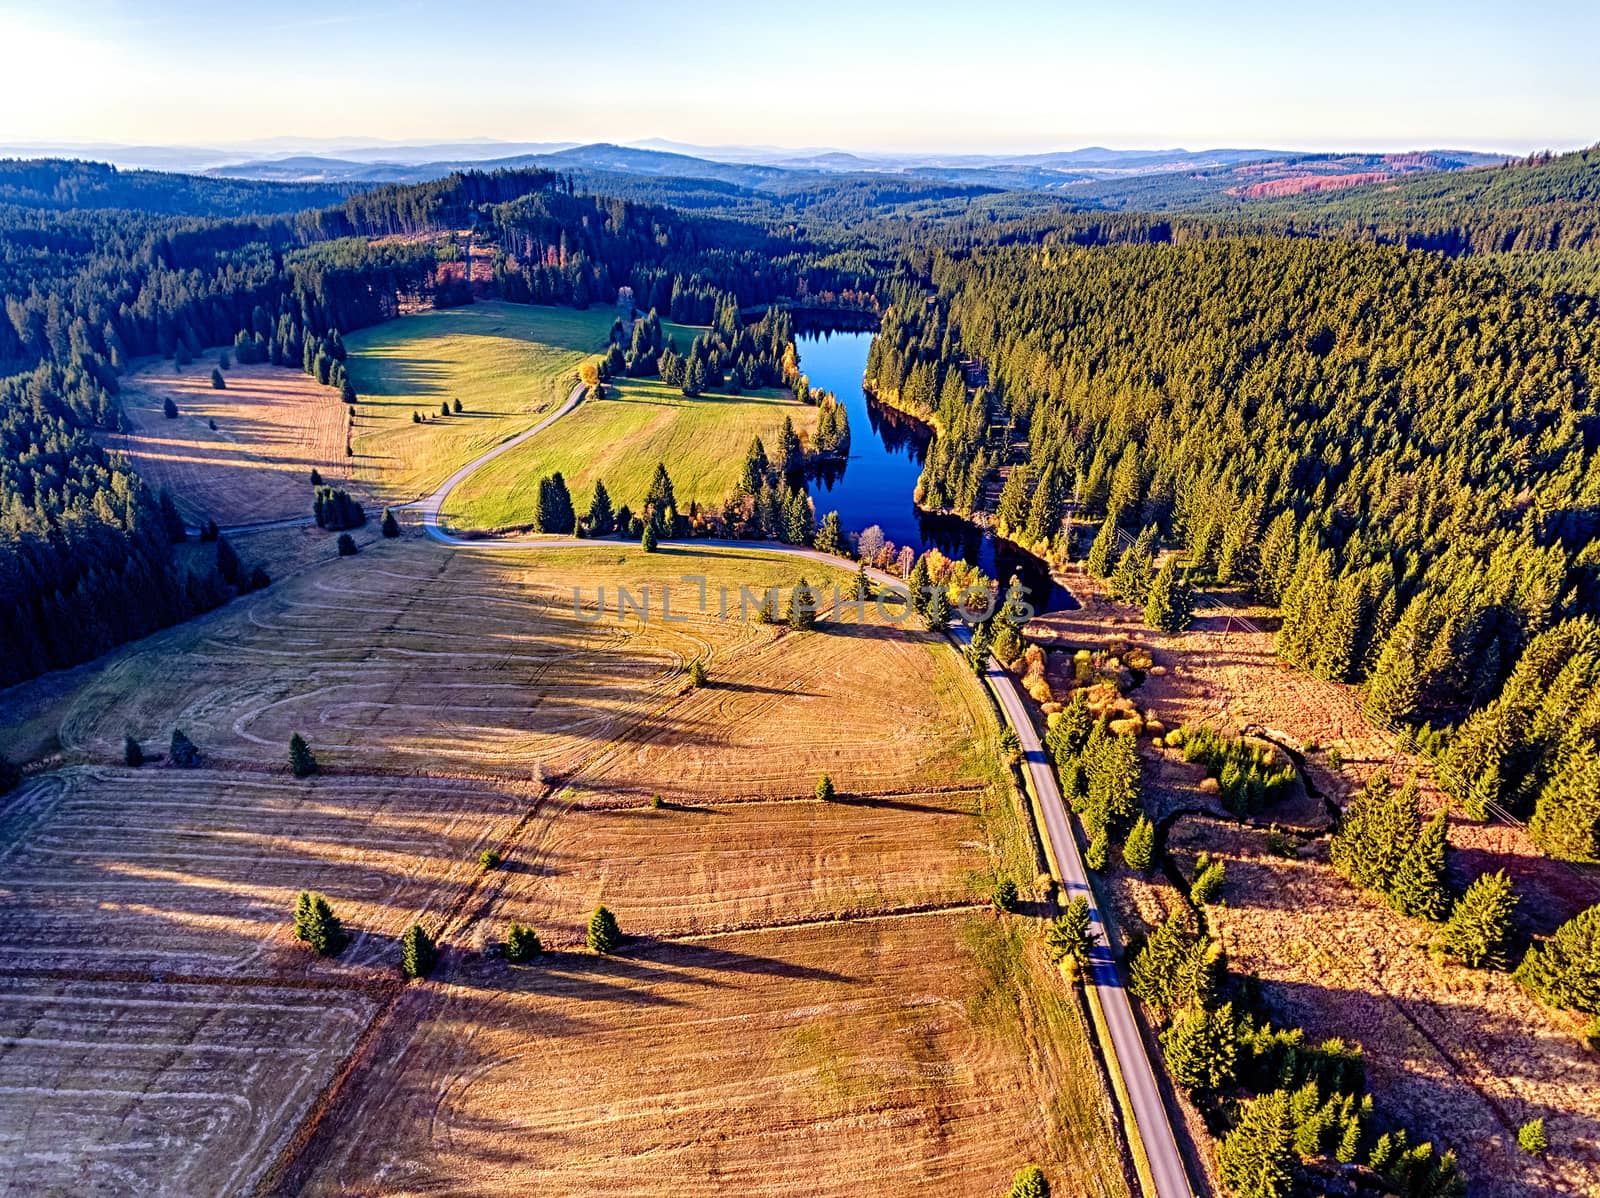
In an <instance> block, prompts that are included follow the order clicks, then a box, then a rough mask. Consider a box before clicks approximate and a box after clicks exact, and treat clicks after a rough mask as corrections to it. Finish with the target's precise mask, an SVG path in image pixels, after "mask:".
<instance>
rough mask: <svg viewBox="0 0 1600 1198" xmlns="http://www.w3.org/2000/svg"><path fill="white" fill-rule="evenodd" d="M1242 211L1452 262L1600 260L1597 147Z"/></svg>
mask: <svg viewBox="0 0 1600 1198" xmlns="http://www.w3.org/2000/svg"><path fill="white" fill-rule="evenodd" d="M1240 212H1241V213H1242V214H1244V215H1247V216H1248V217H1249V218H1250V219H1252V220H1254V221H1257V222H1262V223H1263V224H1265V225H1266V226H1268V227H1275V226H1276V225H1278V224H1279V223H1280V222H1281V223H1282V224H1283V225H1284V226H1285V227H1288V226H1289V225H1290V223H1293V224H1294V225H1296V226H1298V227H1300V228H1302V229H1311V228H1315V229H1318V230H1324V231H1337V232H1342V233H1344V234H1345V235H1347V236H1366V237H1371V238H1373V239H1376V240H1382V241H1386V242H1389V243H1393V244H1404V245H1408V246H1410V247H1411V248H1413V249H1429V250H1437V251H1439V252H1440V253H1445V254H1453V255H1455V254H1469V253H1471V254H1491V253H1526V252H1530V251H1538V250H1580V251H1584V252H1587V253H1591V254H1600V146H1597V147H1593V148H1590V149H1587V150H1580V151H1578V152H1576V153H1572V154H1562V155H1559V156H1551V155H1548V154H1541V155H1536V156H1534V157H1531V158H1526V159H1523V160H1520V161H1515V162H1508V163H1506V164H1505V165H1503V166H1497V167H1479V168H1476V169H1474V170H1466V171H1448V172H1440V173H1433V174H1425V175H1417V176H1414V177H1412V178H1409V179H1406V180H1404V181H1402V182H1398V183H1393V184H1383V185H1370V186H1365V187H1351V188H1346V189H1343V190H1338V191H1325V192H1308V193H1305V194H1303V195H1299V196H1295V197H1293V198H1292V199H1283V200H1269V201H1260V202H1255V203H1251V204H1249V205H1248V206H1246V207H1244V208H1242V209H1240Z"/></svg>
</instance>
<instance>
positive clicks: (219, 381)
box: [211, 366, 228, 391]
mask: <svg viewBox="0 0 1600 1198" xmlns="http://www.w3.org/2000/svg"><path fill="white" fill-rule="evenodd" d="M211 388H212V390H214V391H226V390H227V389H228V380H227V379H225V378H223V377H222V371H221V369H220V368H218V367H216V366H213V367H212V368H211Z"/></svg>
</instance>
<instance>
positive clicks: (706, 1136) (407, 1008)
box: [0, 537, 1126, 1198]
mask: <svg viewBox="0 0 1600 1198" xmlns="http://www.w3.org/2000/svg"><path fill="white" fill-rule="evenodd" d="M799 572H800V571H799V570H798V569H797V564H796V563H793V562H791V561H788V560H785V559H783V558H781V557H778V556H776V555H773V554H769V553H761V552H759V551H753V552H743V551H733V550H705V551H702V552H699V553H696V552H694V551H693V550H692V549H691V548H690V547H687V546H671V547H668V548H667V549H666V550H664V551H663V552H660V553H655V554H648V555H646V554H642V553H640V552H638V551H637V550H636V549H635V548H633V547H632V546H621V545H604V544H600V543H579V544H576V545H574V546H572V547H571V548H562V549H559V550H550V551H542V552H539V553H529V554H513V553H504V552H501V553H496V552H494V551H491V550H471V549H468V550H452V549H449V548H446V547H443V546H440V545H436V544H433V543H431V542H428V541H425V540H423V539H421V538H416V537H408V538H402V539H401V540H399V541H388V542H385V541H377V542H371V543H369V544H368V545H367V548H365V549H364V550H363V552H362V553H361V554H360V555H359V556H357V557H355V558H349V559H333V560H327V561H325V562H323V563H322V564H320V565H313V566H310V567H308V568H307V569H305V570H304V571H303V572H301V573H299V574H298V575H295V576H293V577H290V578H287V579H286V580H283V581H280V582H278V583H276V584H274V586H273V587H272V588H270V589H269V590H267V591H265V592H261V593H258V594H256V595H252V596H250V597H248V598H245V599H241V600H240V601H238V602H236V603H234V604H232V605H230V606H229V607H228V608H225V609H222V610H219V611H216V612H213V613H210V614H209V615H207V616H204V617H202V618H200V619H198V620H195V621H192V622H190V623H189V624H187V625H184V626H182V627H180V628H175V629H170V630H167V631H166V632H163V633H160V634H157V635H156V636H154V637H151V638H148V639H147V640H145V641H143V642H140V643H138V644H136V645H132V646H128V647H126V648H124V649H123V650H120V651H118V652H117V653H114V654H112V655H108V656H107V657H106V658H104V659H102V660H101V661H100V662H98V663H95V664H94V665H93V666H92V667H89V668H85V669H82V670H80V671H77V672H74V673H72V674H70V675H61V676H57V677H55V678H54V679H46V680H39V681H38V682H37V683H30V684H28V685H27V686H26V687H23V688H15V689H13V690H12V691H10V692H6V693H5V694H4V695H0V731H5V732H7V733H9V731H10V727H11V723H12V720H13V716H14V717H15V720H16V723H17V726H18V727H19V728H25V729H26V730H27V731H26V735H27V738H28V740H29V742H30V743H35V744H41V745H43V744H48V745H49V746H50V747H51V748H52V749H53V751H55V752H57V753H58V754H59V755H60V764H59V766H58V768H55V769H53V770H51V771H49V772H47V773H44V774H41V775H39V776H37V777H31V778H30V779H29V780H28V781H27V782H25V783H24V785H23V786H22V788H21V789H20V790H18V791H16V792H14V793H13V794H12V795H10V796H8V797H7V799H6V800H5V803H4V805H3V806H0V878H3V879H4V880H3V881H0V897H3V900H4V902H5V904H6V907H7V911H8V919H7V920H6V921H5V923H4V926H3V928H0V973H3V974H4V975H5V979H6V980H5V981H3V982H0V1038H3V1040H4V1042H5V1044H6V1052H5V1053H4V1054H3V1055H0V1150H3V1151H4V1153H5V1155H6V1158H7V1159H8V1160H9V1161H12V1162H15V1164H14V1166H13V1171H12V1173H11V1175H10V1176H9V1177H8V1180H9V1181H11V1183H12V1184H14V1185H18V1186H20V1187H21V1189H22V1190H24V1191H26V1192H28V1193H80V1192H98V1191H104V1192H133V1191H137V1192H141V1193H152V1194H171V1195H187V1194H191V1193H196V1192H206V1193H216V1194H229V1195H231V1194H244V1193H251V1192H262V1191H263V1189H266V1190H270V1191H271V1192H276V1193H285V1194H287V1193H299V1192H311V1193H335V1192H344V1193H367V1194H375V1193H383V1194H404V1193H417V1192H424V1191H426V1192H430V1193H432V1192H457V1193H463V1194H465V1193H472V1194H498V1193H507V1194H509V1193H526V1192H552V1193H568V1192H603V1193H615V1194H637V1195H645V1194H651V1195H666V1194H679V1193H686V1192H687V1193H706V1194H710V1193H714V1192H727V1190H728V1189H729V1188H730V1187H732V1188H734V1189H738V1190H740V1191H741V1192H749V1193H753V1194H780V1193H793V1192H796V1191H797V1190H800V1189H804V1190H808V1191H810V1190H813V1189H815V1187H816V1186H821V1187H822V1188H821V1189H816V1190H815V1192H819V1193H829V1194H831V1193H838V1194H844V1193H848V1192H854V1191H857V1190H859V1188H860V1187H861V1186H862V1185H863V1184H865V1182H866V1180H867V1179H869V1178H871V1179H874V1181H875V1183H876V1185H877V1188H878V1190H879V1191H880V1192H882V1193H884V1194H887V1195H891V1196H898V1195H906V1196H907V1198H910V1195H913V1194H918V1195H920V1194H923V1193H927V1192H929V1189H930V1187H931V1188H932V1189H934V1190H936V1191H937V1192H939V1193H950V1194H957V1195H968V1194H970V1195H974V1196H977V1195H988V1194H992V1193H996V1192H1000V1191H1001V1190H1003V1189H1004V1186H1005V1183H1006V1181H1007V1179H1008V1178H1009V1176H1010V1173H1011V1172H1012V1171H1013V1170H1014V1169H1016V1168H1017V1167H1018V1166H1019V1165H1020V1164H1021V1163H1023V1162H1025V1161H1027V1160H1038V1161H1039V1162H1040V1163H1042V1164H1044V1165H1045V1167H1046V1168H1047V1169H1048V1170H1049V1171H1050V1173H1051V1176H1052V1180H1054V1181H1056V1182H1057V1184H1058V1190H1059V1192H1062V1193H1073V1192H1076V1191H1077V1190H1080V1189H1081V1190H1082V1191H1083V1192H1086V1193H1095V1194H1100V1193H1108V1194H1113V1195H1120V1194H1124V1193H1125V1192H1126V1191H1125V1190H1124V1189H1123V1188H1122V1182H1121V1175H1120V1172H1119V1171H1118V1165H1117V1162H1116V1160H1115V1151H1114V1148H1113V1147H1111V1145H1112V1144H1114V1141H1113V1140H1112V1138H1111V1137H1110V1135H1109V1132H1108V1127H1109V1121H1110V1119H1111V1118H1112V1115H1111V1111H1110V1108H1109V1106H1108V1105H1107V1103H1106V1100H1105V1098H1104V1096H1103V1095H1101V1094H1100V1092H1099V1089H1098V1083H1097V1081H1096V1075H1095V1073H1094V1071H1093V1069H1092V1068H1090V1067H1089V1066H1088V1063H1087V1062H1088V1059H1089V1057H1088V1053H1089V1048H1088V1044H1087V1041H1086V1039H1085V1030H1084V1028H1083V1026H1082V1023H1081V1021H1080V1020H1079V1019H1078V1016H1077V1012H1076V1009H1075V1008H1074V1007H1073V1005H1072V1003H1071V1001H1070V996H1069V995H1068V994H1067V993H1066V992H1065V991H1064V990H1061V989H1060V988H1059V984H1058V982H1056V981H1055V979H1054V976H1053V974H1052V973H1051V971H1049V969H1048V968H1047V967H1045V966H1044V965H1043V963H1042V961H1041V960H1039V959H1038V958H1037V950H1036V948H1034V947H1033V943H1034V942H1033V940H1032V937H1031V936H1029V935H1026V934H1025V932H1026V931H1027V930H1029V929H1031V928H1032V926H1033V925H1032V923H1031V921H1029V920H1027V919H1025V918H1023V917H1000V916H997V915H995V914H994V913H993V912H992V910H990V909H989V907H988V904H987V902H986V898H987V895H988V894H989V893H990V889H991V887H992V884H993V877H994V874H995V872H996V871H997V870H999V869H1004V870H1006V871H1007V872H1009V873H1010V874H1011V875H1012V876H1014V877H1017V878H1018V880H1019V881H1022V882H1023V883H1026V882H1027V881H1028V880H1029V879H1030V878H1031V867H1030V865H1029V863H1028V862H1026V861H1025V860H1023V859H1022V858H1021V856H1020V855H1019V854H1018V852H1017V846H1018V845H1019V844H1022V843H1025V842H1024V840H1023V838H1022V835H1021V833H1020V826H1019V825H1018V823H1017V817H1016V809H1015V806H1014V802H1013V799H1012V797H1011V795H1010V792H1009V789H1008V788H1007V784H1006V783H1005V782H1004V781H1003V778H1004V775H1003V774H1002V773H1001V772H1000V770H999V768H998V766H997V763H996V738H997V729H996V726H995V723H994V717H993V715H992V711H991V709H990V707H989V704H988V701H987V699H986V698H985V696H984V695H983V693H982V691H981V690H980V688H979V686H978V684H977V681H976V679H974V678H973V677H972V675H971V673H970V672H969V671H967V670H966V669H965V667H964V665H963V664H962V663H961V661H960V658H959V657H958V656H957V655H956V654H955V653H954V652H953V651H952V650H951V649H950V648H949V647H948V646H947V645H943V644H940V643H938V642H937V641H935V640H934V639H933V638H931V637H929V636H927V635H926V634H924V633H921V632H917V631H914V630H912V629H909V628H903V627H897V626H893V625H890V624H886V623H877V622H868V623H864V624H856V623H837V624H825V625H823V626H822V627H821V628H819V629H818V630H817V631H814V632H809V633H803V634H800V633H792V632H789V631H787V630H785V629H782V628H775V627H770V626H764V625H761V624H758V623H755V622H754V621H753V620H750V621H746V620H743V619H741V618H740V617H739V615H738V613H737V591H738V588H739V587H740V586H741V585H744V586H748V587H750V588H752V589H760V588H764V587H766V586H768V585H774V584H776V585H787V584H790V583H792V582H793V580H794V579H795V577H796V575H797V574H798V573H799ZM806 572H807V573H809V574H810V575H811V576H812V578H813V579H814V580H816V579H818V576H819V574H821V573H826V572H827V571H826V568H825V567H821V568H819V567H812V566H809V565H808V566H807V567H806ZM838 573H839V577H840V578H843V577H844V573H843V571H840V572H838ZM686 574H688V575H704V576H705V577H706V579H707V598H708V602H707V605H706V609H705V610H701V608H700V605H699V602H698V598H699V584H698V583H697V582H685V581H683V577H682V576H683V575H686ZM620 586H626V587H627V588H629V590H630V592H631V593H632V594H633V596H634V597H635V600H636V601H641V600H644V597H645V596H646V595H648V596H649V599H648V602H649V603H650V604H651V618H650V619H649V620H648V621H646V620H641V619H640V618H639V617H638V616H637V614H634V613H633V612H631V611H630V614H628V615H627V616H626V617H625V618H623V617H618V616H617V614H616V598H615V596H616V593H617V588H618V587H620ZM723 586H728V587H729V588H731V590H732V592H733V594H734V600H733V603H734V606H733V608H732V610H730V612H729V614H728V615H727V616H723V615H722V614H721V613H720V612H719V611H718V607H719V606H720V604H719V592H720V589H721V587H723ZM575 587H581V591H580V606H579V610H578V611H575V610H574V608H573V598H572V593H573V589H574V588H575ZM599 587H604V588H605V589H606V591H605V593H606V600H605V609H606V611H605V614H603V615H602V614H600V611H599V605H598V603H597V588H599ZM664 588H666V589H669V590H670V595H671V620H670V621H669V620H668V619H666V618H665V617H666V616H667V612H665V611H663V610H662V608H661V597H662V594H663V589H664ZM680 618H681V619H682V620H683V622H679V620H680ZM695 658H699V659H701V660H704V661H706V662H708V663H709V667H710V674H711V685H709V686H708V687H706V688H704V689H698V690H696V689H691V688H689V687H688V686H687V685H686V682H685V671H686V668H687V663H688V662H689V661H691V660H693V659H695ZM50 725H53V726H54V728H55V729H56V731H55V733H54V735H53V736H47V735H46V734H45V733H44V732H43V731H41V729H43V728H45V727H46V726H50ZM174 726H179V727H183V728H185V729H186V730H187V731H188V732H189V734H190V735H191V737H192V738H193V739H194V740H195V742H196V743H197V744H198V745H199V746H200V749H201V751H202V753H203V754H204V755H205V764H204V767H203V768H201V769H199V770H194V771H184V770H174V769H168V768H163V766H162V765H160V764H151V765H147V766H145V767H144V768H142V769H138V770H132V769H128V768H126V767H124V766H122V765H121V764H119V763H120V760H121V753H122V737H123V734H124V733H125V732H129V731H131V732H133V733H134V734H136V735H137V736H139V737H140V739H141V740H142V741H143V742H144V744H145V746H146V748H147V749H148V750H152V751H159V750H160V749H162V748H164V747H165V743H166V739H167V737H168V735H169V734H170V732H171V729H172V728H173V727H174ZM294 730H299V731H302V732H303V733H304V734H305V735H306V736H307V738H308V739H309V740H310V742H311V744H312V747H313V749H314V750H315V751H316V753H317V754H318V756H319V759H320V760H321V762H322V764H323V767H324V770H323V773H322V774H321V775H320V776H317V777H314V778H311V779H307V780H296V779H294V778H292V777H291V776H290V775H289V773H288V771H287V769H286V767H285V743H286V741H287V739H288V736H289V734H290V732H291V731H294ZM8 739H9V738H8ZM11 743H15V742H11ZM822 770H827V771H828V772H829V773H830V774H832V776H833V777H834V779H835V780H836V782H837V784H838V787H839V790H840V792H841V798H840V800H839V801H837V802H835V803H832V804H826V805H824V804H819V803H817V802H815V801H814V800H813V799H812V798H811V797H810V796H811V793H812V789H813V786H814V784H815V781H816V777H817V774H818V773H819V772H820V771H822ZM656 794H659V795H661V796H662V797H663V799H664V803H663V804H662V805H661V806H660V807H653V806H652V805H651V796H653V795H656ZM490 846H493V847H496V848H497V849H498V850H499V851H500V852H501V853H503V855H504V859H505V860H504V864H503V866H502V867H501V868H500V869H497V870H494V871H491V872H488V873H483V872H481V871H480V870H479V869H478V867H477V856H478V853H479V852H480V851H481V850H482V849H483V848H485V847H490ZM301 888H312V889H317V890H320V891H322V892H323V893H325V894H327V895H328V897H329V899H330V901H331V902H332V904H333V906H334V908H335V909H336V910H337V911H338V913H339V914H340V915H341V917H342V918H343V919H344V920H345V923H346V926H347V928H348V930H349V932H350V933H351V935H352V942H351V945H350V947H349V948H347V949H346V950H345V952H344V954H342V955H341V956H340V957H339V958H337V959H336V960H332V961H323V960H317V959H315V958H312V957H311V956H309V954H308V953H307V952H306V951H305V950H304V949H303V948H302V947H300V946H299V945H297V944H296V943H295V942H294V940H293V938H292V935H291V931H290V916H291V912H292V908H293V900H294V895H295V893H296V892H297V891H298V890H300V889H301ZM597 902H606V903H608V904H610V905H612V906H613V908H614V909H615V910H616V912H617V914H618V916H619V918H620V919H621V921H622V923H623V927H624V930H625V931H626V932H627V933H628V934H629V935H630V937H631V939H630V940H629V942H628V943H627V944H626V945H625V947H624V949H623V951H622V953H620V954H619V955H618V956H616V957H612V958H599V957H596V956H595V955H593V954H591V953H589V952H587V951H586V950H584V949H583V948H581V947H580V946H579V945H580V939H581V930H582V927H583V924H584V921H585V920H586V918H587V914H588V912H589V911H590V910H591V909H592V907H593V905H594V904H595V903H597ZM417 919H420V920H421V921H422V922H424V924H426V925H427V926H429V927H430V928H432V929H433V930H435V931H436V932H437V933H438V934H439V935H440V938H441V940H442V942H443V944H444V946H445V957H444V960H443V961H442V962H441V965H440V969H439V971H438V973H437V974H436V976H435V978H434V979H432V980H430V981H428V982H426V983H420V984H413V985H411V986H409V987H404V988H402V987H401V986H400V983H399V978H398V975H397V973H396V971H395V961H396V960H397V957H398V947H397V939H398V937H399V935H400V934H401V932H402V931H403V929H404V928H405V927H406V926H408V925H409V924H410V923H411V922H412V921H413V920H417ZM513 919H515V920H525V921H528V922H531V923H533V924H534V926H535V927H536V928H537V929H538V930H539V932H540V933H541V935H542V936H543V937H544V938H545V940H546V942H547V944H548V945H549V946H550V947H551V949H552V951H551V952H550V953H549V954H547V956H546V957H545V958H543V959H541V961H540V962H538V963H537V964H534V965H530V966H511V965H508V964H506V963H505V962H503V961H498V960H493V959H489V958H486V957H484V956H482V955H480V954H479V952H478V950H479V949H481V948H482V947H483V946H484V945H485V944H487V943H490V942H492V941H495V940H497V939H498V938H499V937H500V936H501V935H503V933H504V929H505V926H506V924H507V922H508V921H510V920H513ZM64 1137H65V1138H64Z"/></svg>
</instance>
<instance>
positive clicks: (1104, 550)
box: [1083, 512, 1117, 578]
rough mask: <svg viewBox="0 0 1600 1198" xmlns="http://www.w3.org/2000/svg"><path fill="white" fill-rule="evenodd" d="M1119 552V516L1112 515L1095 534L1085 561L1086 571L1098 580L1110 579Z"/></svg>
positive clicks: (1113, 513)
mask: <svg viewBox="0 0 1600 1198" xmlns="http://www.w3.org/2000/svg"><path fill="white" fill-rule="evenodd" d="M1116 551H1117V514H1116V513H1115V512H1112V513H1110V514H1109V515H1108V516H1106V518H1105V522H1104V523H1103V524H1101V525H1100V531H1099V532H1097V533H1096V534H1095V537H1094V544H1092V545H1090V546H1089V556H1088V557H1087V558H1085V559H1084V563H1083V564H1084V569H1086V570H1088V571H1089V573H1090V574H1092V575H1094V577H1096V578H1109V577H1110V576H1111V568H1112V564H1113V563H1114V562H1115V560H1116Z"/></svg>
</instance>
